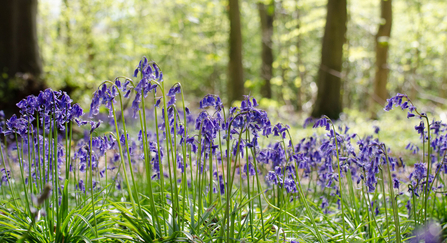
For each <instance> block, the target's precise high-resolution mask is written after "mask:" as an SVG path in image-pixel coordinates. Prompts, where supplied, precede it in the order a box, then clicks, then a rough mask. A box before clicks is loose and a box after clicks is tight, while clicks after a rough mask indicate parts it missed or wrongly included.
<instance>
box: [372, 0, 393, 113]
mask: <svg viewBox="0 0 447 243" xmlns="http://www.w3.org/2000/svg"><path fill="white" fill-rule="evenodd" d="M391 4H392V0H381V1H380V18H381V23H380V25H379V29H378V31H377V35H376V76H375V79H374V94H373V100H374V101H375V102H377V103H379V104H380V105H381V106H383V105H385V102H386V99H387V98H388V92H387V89H386V83H387V81H388V71H389V66H388V63H387V59H388V47H389V38H390V36H391V25H392V20H393V12H392V7H391V6H392V5H391Z"/></svg>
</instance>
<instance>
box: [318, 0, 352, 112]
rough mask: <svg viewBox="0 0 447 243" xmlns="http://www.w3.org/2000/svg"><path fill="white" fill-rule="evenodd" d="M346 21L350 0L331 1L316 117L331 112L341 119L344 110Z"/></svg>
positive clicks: (319, 72) (325, 34)
mask: <svg viewBox="0 0 447 243" xmlns="http://www.w3.org/2000/svg"><path fill="white" fill-rule="evenodd" d="M346 20H347V10H346V0H328V4H327V16H326V26H325V28H324V36H323V47H322V50H321V65H320V69H319V71H318V78H317V87H318V92H317V99H316V101H315V103H314V106H313V111H312V116H313V117H320V116H322V115H327V116H328V117H329V118H331V119H338V118H339V115H340V113H341V112H342V106H341V94H340V91H341V76H342V75H341V69H342V63H343V44H344V42H345V34H346Z"/></svg>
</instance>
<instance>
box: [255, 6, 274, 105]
mask: <svg viewBox="0 0 447 243" xmlns="http://www.w3.org/2000/svg"><path fill="white" fill-rule="evenodd" d="M258 9H259V16H260V18H261V32H262V66H261V78H262V80H263V83H262V86H261V94H262V96H263V97H265V98H269V99H271V98H272V86H271V84H270V80H271V79H272V77H273V48H272V36H273V20H274V17H275V3H274V2H273V1H271V2H270V4H269V5H267V6H266V5H265V4H264V3H258Z"/></svg>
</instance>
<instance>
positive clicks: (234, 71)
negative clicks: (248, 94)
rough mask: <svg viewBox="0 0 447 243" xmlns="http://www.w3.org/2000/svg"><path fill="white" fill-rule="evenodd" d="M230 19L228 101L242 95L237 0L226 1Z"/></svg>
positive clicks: (239, 25)
mask: <svg viewBox="0 0 447 243" xmlns="http://www.w3.org/2000/svg"><path fill="white" fill-rule="evenodd" d="M228 17H229V19H230V39H229V41H230V43H229V44H230V45H229V47H230V48H229V57H230V58H229V63H228V82H227V93H228V102H229V103H230V104H231V103H232V102H233V101H235V100H241V99H242V97H243V95H244V70H243V66H242V32H241V16H240V12H239V1H238V0H229V1H228Z"/></svg>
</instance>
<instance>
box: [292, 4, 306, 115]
mask: <svg viewBox="0 0 447 243" xmlns="http://www.w3.org/2000/svg"><path fill="white" fill-rule="evenodd" d="M295 14H296V16H295V19H296V21H297V25H296V29H297V30H299V29H300V28H301V12H300V7H299V4H298V1H297V2H296V9H295ZM296 51H297V53H296V56H297V63H296V64H297V67H298V70H297V72H298V76H297V78H299V79H300V83H299V85H295V83H296V82H293V83H294V86H295V87H296V88H295V90H296V104H295V110H297V111H301V110H302V106H303V101H302V96H303V93H302V90H301V89H302V87H304V85H303V84H304V81H305V79H306V74H305V71H304V70H301V67H302V66H303V67H304V64H303V58H302V50H301V33H299V34H298V36H297V38H296Z"/></svg>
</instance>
